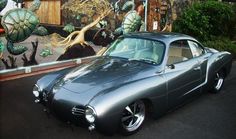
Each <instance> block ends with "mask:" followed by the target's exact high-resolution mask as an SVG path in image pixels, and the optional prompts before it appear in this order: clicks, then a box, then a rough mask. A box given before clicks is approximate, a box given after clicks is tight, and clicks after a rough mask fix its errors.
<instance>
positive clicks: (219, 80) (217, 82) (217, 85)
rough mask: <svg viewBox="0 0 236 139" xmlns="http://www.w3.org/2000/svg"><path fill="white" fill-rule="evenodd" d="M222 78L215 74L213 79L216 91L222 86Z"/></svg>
mask: <svg viewBox="0 0 236 139" xmlns="http://www.w3.org/2000/svg"><path fill="white" fill-rule="evenodd" d="M223 81H224V78H223V77H222V76H220V74H219V73H216V77H215V89H216V90H220V88H221V86H222V84H223Z"/></svg>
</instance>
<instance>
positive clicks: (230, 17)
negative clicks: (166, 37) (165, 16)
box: [173, 1, 236, 40]
mask: <svg viewBox="0 0 236 139" xmlns="http://www.w3.org/2000/svg"><path fill="white" fill-rule="evenodd" d="M233 9H234V8H233V6H232V5H229V4H226V3H222V2H218V1H205V2H196V3H194V4H193V5H192V6H190V7H188V8H186V9H185V10H184V11H183V13H182V14H181V15H180V17H178V18H177V20H176V21H175V22H174V25H173V27H174V28H173V30H174V31H175V32H181V33H185V34H189V35H191V36H195V37H196V38H198V39H200V40H209V39H211V38H212V37H214V36H226V37H232V36H230V35H232V34H233V35H234V34H235V32H232V28H234V27H235V23H236V21H235V20H236V18H235V17H236V13H235V12H234V10H233Z"/></svg>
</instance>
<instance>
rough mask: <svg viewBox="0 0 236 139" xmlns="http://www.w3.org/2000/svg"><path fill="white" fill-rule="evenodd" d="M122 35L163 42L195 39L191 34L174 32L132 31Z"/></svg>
mask: <svg viewBox="0 0 236 139" xmlns="http://www.w3.org/2000/svg"><path fill="white" fill-rule="evenodd" d="M123 37H131V38H143V39H151V40H157V41H163V42H165V43H166V42H172V41H174V40H181V39H191V40H195V41H197V40H196V39H194V38H193V37H191V36H188V35H185V34H181V33H174V32H134V33H128V34H124V35H123Z"/></svg>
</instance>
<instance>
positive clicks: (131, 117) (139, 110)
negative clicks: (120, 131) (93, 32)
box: [121, 101, 145, 132]
mask: <svg viewBox="0 0 236 139" xmlns="http://www.w3.org/2000/svg"><path fill="white" fill-rule="evenodd" d="M144 118H145V105H144V103H143V102H142V101H136V102H134V103H132V104H131V105H129V106H127V107H125V110H124V111H123V114H122V118H121V122H122V126H123V127H124V129H126V130H127V131H129V132H132V131H135V130H136V129H138V128H139V127H140V125H141V124H142V123H143V121H144Z"/></svg>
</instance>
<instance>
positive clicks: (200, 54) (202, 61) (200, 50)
mask: <svg viewBox="0 0 236 139" xmlns="http://www.w3.org/2000/svg"><path fill="white" fill-rule="evenodd" d="M188 44H189V47H190V49H191V51H192V54H193V57H194V58H195V59H197V60H198V61H199V65H200V67H201V86H202V85H203V84H204V83H205V81H206V75H207V61H208V58H209V56H210V55H211V54H210V53H207V52H206V51H205V50H204V47H202V46H201V44H199V43H198V42H196V41H193V40H188Z"/></svg>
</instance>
